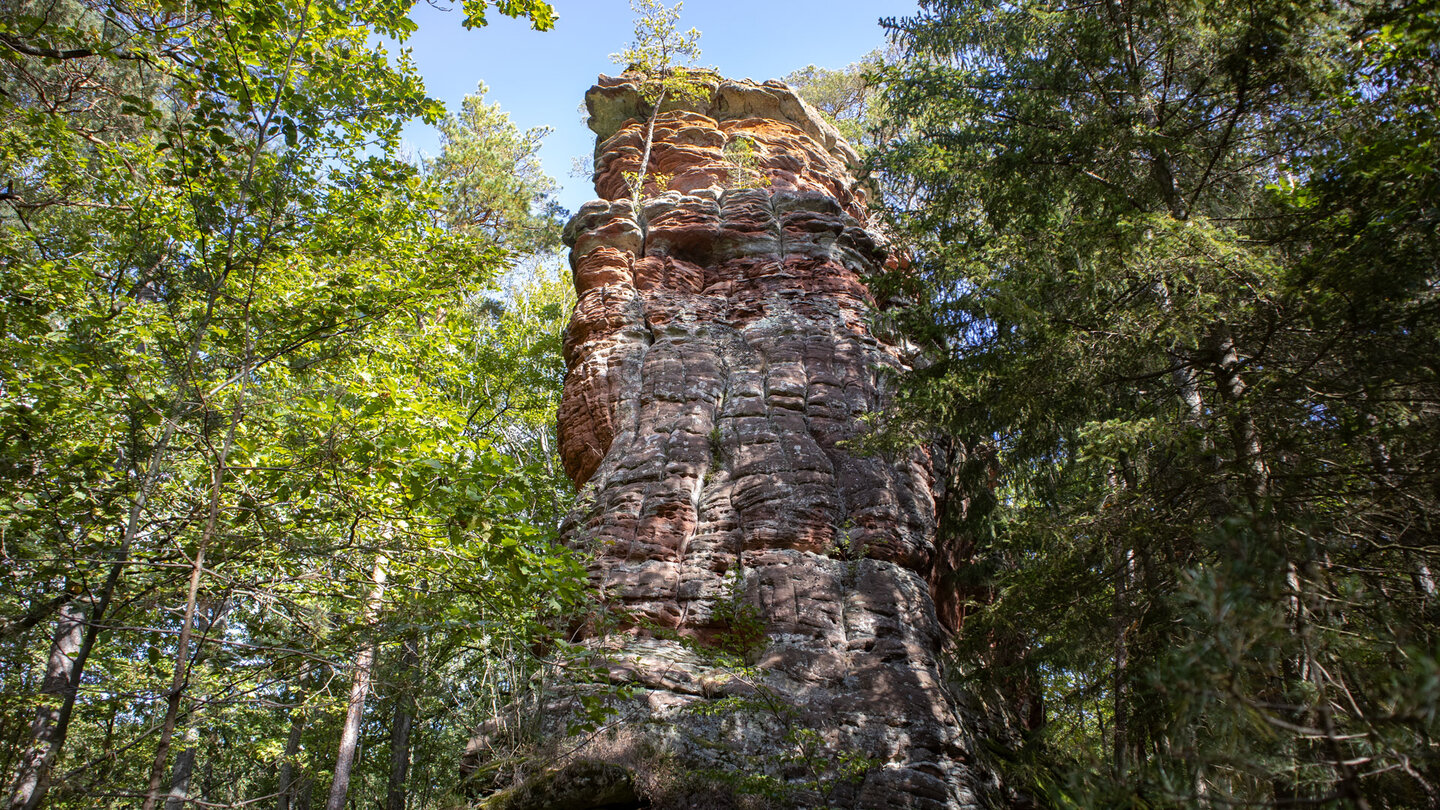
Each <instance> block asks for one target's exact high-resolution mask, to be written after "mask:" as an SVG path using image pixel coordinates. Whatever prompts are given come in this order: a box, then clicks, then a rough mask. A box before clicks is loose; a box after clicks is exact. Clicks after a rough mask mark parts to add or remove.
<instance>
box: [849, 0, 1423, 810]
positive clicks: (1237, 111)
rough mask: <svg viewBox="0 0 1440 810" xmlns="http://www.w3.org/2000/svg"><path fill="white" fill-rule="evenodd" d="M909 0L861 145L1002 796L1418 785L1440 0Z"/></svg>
mask: <svg viewBox="0 0 1440 810" xmlns="http://www.w3.org/2000/svg"><path fill="white" fill-rule="evenodd" d="M922 5H923V8H922V9H921V10H920V12H919V13H918V14H917V15H915V16H914V17H910V18H906V19H901V20H894V21H891V23H890V25H891V30H892V32H893V34H894V36H895V37H896V39H897V42H898V44H899V45H900V47H901V49H902V51H903V58H902V60H901V61H900V63H899V64H898V65H896V66H895V67H893V68H892V69H889V70H887V71H886V74H885V80H886V109H887V110H888V111H889V112H890V114H891V115H892V116H893V121H892V127H893V128H894V129H895V130H896V131H899V132H901V133H903V136H902V137H899V138H897V139H895V140H893V141H891V142H890V143H889V144H888V145H887V146H886V148H885V149H884V150H883V151H882V152H881V153H880V154H879V156H878V157H877V158H876V165H877V167H878V168H879V169H880V171H881V172H882V173H883V174H884V175H885V176H886V177H888V178H891V179H893V180H894V181H896V182H897V183H899V185H900V186H901V187H906V188H910V189H912V190H913V191H914V195H913V197H908V198H907V197H906V196H905V195H900V194H895V195H890V196H889V199H890V201H891V202H892V203H896V204H897V207H896V208H895V209H894V210H892V211H891V216H892V222H893V225H894V227H895V229H896V231H897V233H898V234H900V235H901V239H902V241H904V242H905V243H906V244H907V245H908V247H909V248H910V250H911V255H912V260H913V264H912V265H911V266H910V267H908V268H907V269H906V270H905V271H904V272H903V273H901V274H899V275H898V276H897V277H896V278H893V279H891V280H890V282H891V283H892V285H893V288H894V290H895V291H897V292H902V293H904V294H906V295H908V296H909V298H910V299H911V300H913V301H914V302H915V303H916V305H915V306H914V307H913V308H912V309H911V310H910V311H909V313H908V317H909V321H910V323H909V325H910V327H911V328H913V329H915V330H916V333H917V334H921V335H924V336H925V339H926V341H927V343H928V345H929V346H930V347H931V351H932V352H933V353H934V356H935V358H936V362H935V363H934V364H933V365H931V366H930V367H928V368H926V369H924V370H922V371H919V372H917V373H916V374H915V375H914V376H913V379H912V380H910V383H911V384H910V385H907V386H906V387H905V388H904V390H905V391H906V394H907V396H906V400H905V403H904V405H905V407H906V408H907V409H908V410H909V411H910V412H911V413H912V414H913V415H914V419H915V421H912V422H910V425H911V426H912V427H915V426H916V425H919V426H921V427H920V431H921V432H922V433H923V432H924V431H925V430H927V429H933V430H935V431H939V432H940V433H941V434H943V436H945V437H947V440H948V441H950V442H953V443H954V444H955V445H958V446H960V447H963V448H964V451H965V452H967V453H968V454H969V458H971V459H972V460H975V461H976V462H977V463H973V464H971V465H969V466H970V468H971V469H970V470H969V472H970V475H969V480H968V482H964V485H968V487H969V492H970V493H972V500H971V501H970V503H969V505H968V507H969V508H968V510H966V511H964V512H963V513H960V512H956V513H952V514H951V515H949V516H948V517H949V526H948V527H947V532H948V533H949V542H952V543H956V544H959V545H960V547H962V548H963V549H964V552H965V555H966V556H967V557H968V558H969V564H968V566H967V567H964V568H963V570H961V571H960V572H959V573H957V574H955V575H954V576H955V577H956V578H957V581H958V584H959V585H960V586H962V587H963V589H964V591H965V593H966V594H967V605H966V613H967V614H968V615H967V616H966V619H965V625H964V630H963V633H962V635H961V639H960V647H959V650H958V653H957V655H958V660H959V661H961V662H964V663H963V664H962V669H964V670H965V671H966V672H967V673H968V674H969V676H970V677H971V678H973V679H974V681H976V682H980V683H987V682H988V683H989V684H990V685H991V686H993V687H994V688H996V689H998V690H999V692H1000V693H1002V694H1005V695H1006V698H1007V700H1008V702H1009V704H1010V705H1009V708H1010V709H1011V710H1012V711H1013V712H1015V713H1016V714H1017V715H1018V716H1019V718H1020V719H1021V720H1022V721H1024V722H1025V724H1026V725H1027V726H1028V731H1027V734H1026V736H1025V738H1024V740H1023V745H1021V747H1020V749H1019V753H1018V755H1017V756H1016V758H1015V760H1014V761H1013V762H1012V764H1011V766H1010V770H1011V778H1012V781H1016V782H1018V783H1019V785H1020V786H1021V787H1023V788H1025V789H1028V790H1031V791H1032V792H1033V793H1034V794H1035V798H1036V800H1037V801H1038V802H1040V803H1041V804H1043V805H1046V806H1055V807H1186V806H1216V807H1219V806H1225V807H1231V806H1243V807H1300V806H1324V807H1372V808H1378V807H1396V808H1399V807H1417V808H1418V807H1427V806H1434V805H1435V803H1436V802H1437V801H1440V750H1437V747H1436V742H1435V740H1436V735H1437V732H1440V726H1437V718H1440V688H1437V687H1440V679H1437V673H1440V657H1437V656H1440V635H1437V628H1440V622H1437V619H1440V594H1437V593H1436V586H1435V581H1434V572H1435V570H1436V567H1437V564H1440V556H1437V554H1440V547H1437V544H1436V538H1437V526H1436V523H1435V521H1436V518H1437V515H1440V502H1437V494H1440V464H1437V461H1440V456H1437V455H1436V450H1435V448H1436V439H1437V437H1440V430H1437V428H1440V386H1437V376H1436V366H1435V358H1436V357H1440V306H1437V305H1440V300H1437V297H1436V294H1437V281H1440V276H1437V272H1440V270H1437V268H1440V237H1437V232H1440V228H1437V226H1440V208H1437V204H1436V201H1437V200H1440V182H1437V174H1436V167H1437V165H1440V140H1437V138H1436V135H1437V118H1436V110H1437V109H1440V104H1437V101H1440V98H1437V88H1440V84H1437V81H1436V80H1437V76H1436V65H1437V64H1440V59H1437V56H1440V6H1437V5H1436V4H1435V3H1433V2H1415V3H1388V2H1355V3H1304V2H1287V1H1286V0H1277V1H1276V2H1258V3H1248V4H1234V3H1222V2H1205V1H1202V2H1190V3H1179V4H1176V3H1153V2H1145V1H1144V0H1139V1H1136V2H1132V1H1131V0H1106V2H1097V3H1087V4H1059V3H1050V2H1019V3H998V2H988V1H986V0H979V1H976V2H964V1H962V0H934V1H933V2H926V3H923V4H922ZM987 459H993V461H987ZM962 466H963V465H962ZM987 479H990V480H989V481H987ZM1017 685H1018V687H1017Z"/></svg>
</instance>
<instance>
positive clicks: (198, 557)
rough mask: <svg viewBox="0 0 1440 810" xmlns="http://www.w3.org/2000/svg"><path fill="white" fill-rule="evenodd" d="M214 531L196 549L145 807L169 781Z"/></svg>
mask: <svg viewBox="0 0 1440 810" xmlns="http://www.w3.org/2000/svg"><path fill="white" fill-rule="evenodd" d="M211 506H212V509H215V508H218V503H212V504H211ZM213 517H214V516H213V515H212V518H213ZM210 533H211V527H210V525H207V526H206V531H205V534H204V535H203V536H202V537H201V539H200V546H199V548H197V549H196V550H195V560H194V562H193V563H192V564H191V566H190V586H189V589H188V590H187V591H186V597H185V618H184V619H183V620H182V621H181V624H180V640H179V642H178V643H177V644H176V646H175V669H174V672H173V674H172V675H171V678H170V691H169V692H168V693H167V694H166V696H165V719H164V720H163V721H161V723H160V742H159V743H158V744H157V745H156V746H155V761H154V762H153V763H151V765H150V784H149V786H148V787H147V788H146V791H145V802H144V803H143V804H142V805H141V808H142V810H155V807H156V805H158V804H159V803H160V789H161V786H162V785H163V784H164V780H165V762H166V761H167V760H168V759H169V755H170V738H171V736H172V735H174V733H175V720H176V718H178V717H179V716H180V701H181V699H182V698H184V696H185V684H186V682H187V681H188V680H189V676H190V666H189V664H190V635H191V626H192V625H193V624H194V623H195V603H196V598H197V594H198V593H199V591H200V575H201V573H202V572H203V571H204V570H205V545H206V542H207V541H208V540H209V539H210ZM177 764H178V763H177Z"/></svg>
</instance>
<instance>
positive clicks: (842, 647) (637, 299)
mask: <svg viewBox="0 0 1440 810" xmlns="http://www.w3.org/2000/svg"><path fill="white" fill-rule="evenodd" d="M710 81H711V87H710V92H709V95H708V97H705V98H701V99H700V100H696V101H693V102H689V103H687V104H686V105H684V107H683V108H680V109H675V110H671V111H667V112H666V113H664V114H662V115H659V116H656V118H655V120H654V121H653V122H651V123H653V133H651V134H653V137H651V138H647V127H646V124H647V120H646V119H647V117H648V116H646V115H645V114H644V111H645V104H644V101H643V98H642V96H641V94H640V92H639V85H638V83H637V81H636V80H635V77H632V76H623V75H622V76H619V77H603V76H602V77H601V79H600V82H599V83H598V85H597V86H596V87H594V88H592V89H591V91H590V92H589V94H588V95H587V104H588V106H589V109H590V112H591V127H592V129H594V130H595V131H596V133H597V136H598V139H599V141H600V143H601V146H600V147H599V149H598V150H597V157H596V172H595V187H596V192H597V194H598V196H599V197H600V199H597V200H595V201H593V202H590V203H586V204H585V205H584V206H583V207H582V208H581V209H580V212H579V213H578V214H577V215H576V217H575V218H574V219H573V220H572V222H571V223H570V225H569V226H568V227H567V228H566V239H567V241H568V242H569V243H570V244H571V245H572V247H573V248H574V252H573V253H572V259H571V261H572V268H573V269H574V271H575V282H576V288H577V293H578V302H577V304H576V308H575V313H574V316H573V319H572V323H571V327H570V333H569V336H567V338H566V360H567V364H568V367H569V372H568V375H567V378H566V382H565V390H564V394H563V397H562V404H561V408H560V422H561V424H560V437H561V443H560V449H561V455H562V456H563V457H564V459H565V468H566V470H567V471H568V472H569V473H570V474H571V476H572V477H573V478H574V479H575V480H576V483H577V485H579V486H581V487H582V493H581V497H580V498H579V500H578V502H577V503H578V504H579V505H578V506H577V511H576V512H575V513H574V514H572V515H571V516H570V518H569V519H567V521H566V529H565V531H566V537H567V542H569V543H571V544H572V545H575V546H576V547H580V548H585V549H589V550H592V551H593V554H594V558H593V559H594V562H593V564H592V565H591V568H590V571H591V575H592V577H593V578H594V580H595V585H596V586H597V588H598V591H599V592H600V593H601V594H602V595H603V599H604V600H605V608H604V609H605V610H607V611H609V610H616V611H619V612H620V615H622V616H625V617H631V618H633V620H631V618H627V619H625V620H624V621H622V622H621V623H620V625H619V627H620V628H621V629H606V630H601V629H594V630H592V631H591V632H592V636H591V637H590V638H588V639H587V640H586V641H585V642H584V643H585V644H586V645H587V646H589V647H590V648H591V649H592V650H593V653H594V655H595V656H597V657H600V658H603V659H605V660H608V661H609V662H610V663H609V665H608V668H606V669H605V670H603V671H608V672H609V676H608V677H609V679H610V681H611V682H612V683H613V684H616V685H620V684H626V685H627V686H626V688H625V691H623V693H617V694H616V695H615V696H614V697H613V700H614V701H615V702H616V703H617V706H616V709H617V711H618V712H619V715H618V716H621V717H626V718H630V721H628V722H625V723H619V724H616V725H615V726H614V728H613V729H612V733H609V734H604V735H594V736H590V737H584V738H575V737H568V738H567V734H566V721H565V711H564V706H566V705H571V704H567V703H565V702H564V700H560V702H558V703H557V704H556V708H555V709H554V718H555V719H554V720H553V721H551V733H552V735H553V736H554V737H555V738H557V740H556V742H555V748H554V750H555V751H564V752H566V754H565V755H564V757H562V761H560V762H558V763H556V767H558V768H561V769H562V770H563V769H565V768H572V769H573V768H579V767H581V765H582V764H586V763H588V764H586V765H585V767H591V766H594V767H604V768H609V767H616V768H620V769H622V770H623V771H624V772H625V773H626V774H627V778H628V779H631V780H633V784H634V790H635V793H636V795H637V796H639V797H641V798H642V799H643V801H645V802H646V803H647V804H648V806H649V807H652V808H656V809H657V810H658V809H659V808H667V807H670V808H693V807H750V806H762V805H761V804H757V803H756V802H757V801H758V799H754V797H753V795H752V798H751V799H746V798H745V796H746V795H747V792H748V793H749V794H754V793H755V792H756V791H757V790H758V789H759V788H761V787H763V788H764V791H765V792H766V793H767V795H772V796H775V797H778V798H779V800H780V801H781V803H782V804H785V803H788V804H789V805H790V806H795V807H802V808H805V807H817V806H819V805H820V804H829V805H833V806H846V807H867V808H868V807H877V808H878V807H886V808H902V809H903V808H912V809H913V810H970V809H971V808H979V807H981V806H985V805H989V806H993V805H994V803H995V802H994V796H995V795H996V794H995V786H994V785H993V779H992V777H990V776H989V775H987V773H986V772H985V771H983V770H982V769H981V767H980V766H979V765H977V764H976V752H977V746H976V743H975V741H974V740H973V739H972V728H973V724H972V723H971V722H970V721H969V720H968V719H967V718H966V717H965V716H964V715H963V714H960V713H958V712H957V711H956V708H955V706H954V705H953V704H952V701H951V699H950V697H949V696H948V695H947V693H946V691H945V688H944V676H943V674H942V673H941V671H940V666H939V663H938V661H939V655H940V648H941V644H942V642H943V639H944V638H945V635H946V633H947V632H948V631H947V628H945V627H943V626H942V625H941V624H940V622H939V620H938V619H937V618H936V612H935V609H934V602H933V597H932V594H931V592H930V590H929V586H928V585H927V584H926V580H925V578H924V575H925V574H926V572H927V569H928V565H929V563H930V561H931V560H932V559H933V558H934V557H935V543H936V537H935V528H936V516H935V493H934V492H933V490H932V489H931V487H932V481H933V480H934V475H933V470H932V469H931V467H930V457H929V455H928V454H926V453H924V452H922V451H921V450H919V449H913V450H903V451H896V452H894V453H892V454H890V455H888V456H881V455H863V454H861V453H859V452H858V451H857V450H856V449H855V448H854V447H853V446H852V443H851V441H850V440H853V439H855V438H857V437H859V436H861V435H862V434H863V432H864V430H865V425H864V424H863V423H862V422H861V421H860V416H861V414H862V413H863V412H865V411H866V410H874V409H876V408H883V407H885V406H886V404H887V398H888V394H887V393H886V388H887V386H888V382H887V381H886V379H885V378H886V377H887V376H889V375H890V374H893V373H894V372H897V371H902V370H904V369H905V368H907V357H908V354H907V351H906V348H905V347H904V346H903V345H901V344H900V343H899V342H898V341H897V340H896V339H893V338H891V337H888V336H886V337H881V336H878V335H877V334H875V333H874V332H872V330H871V326H870V324H871V322H872V318H871V315H872V311H873V306H874V299H873V296H872V295H871V294H870V292H869V290H868V289H867V287H866V286H865V278H866V277H867V276H868V275H870V274H873V273H878V272H879V271H880V269H881V266H882V264H883V262H884V258H885V257H884V255H883V254H884V251H883V249H882V247H881V245H882V244H883V243H882V240H881V238H880V237H879V236H878V234H877V233H876V232H874V231H871V230H868V213H867V210H866V207H865V189H864V186H863V185H862V184H861V183H858V182H857V181H856V180H855V178H854V177H853V176H852V174H851V167H853V166H855V165H858V160H857V158H856V155H855V153H854V151H853V150H852V149H851V148H850V147H849V146H848V145H847V144H846V143H845V142H844V140H843V139H842V138H840V137H839V135H838V133H837V132H836V131H835V130H834V128H833V127H832V126H830V125H829V124H827V123H825V122H824V120H823V119H822V118H821V117H820V115H819V114H818V113H815V112H814V111H813V110H811V109H810V108H809V107H808V106H807V105H806V104H805V103H804V102H802V101H801V100H800V99H799V98H798V97H797V96H795V95H794V93H793V92H792V91H791V90H790V89H789V88H787V87H785V86H784V85H783V84H780V83H778V82H765V83H763V84H757V83H754V82H749V81H729V80H724V79H720V78H718V77H716V78H714V79H712V80H710ZM736 138H744V139H746V140H748V141H749V142H751V143H752V144H754V147H755V154H756V160H757V164H756V168H755V172H756V178H755V179H756V180H757V181H758V182H757V184H756V186H757V187H752V188H734V187H733V186H734V185H735V180H734V177H733V172H734V166H733V162H731V161H727V156H726V155H725V152H724V145H725V143H726V142H727V141H731V140H734V139H736ZM647 140H650V141H651V142H652V145H653V147H654V148H653V151H652V152H651V153H650V154H651V162H652V163H653V164H654V165H653V166H650V167H647V169H648V170H649V171H648V174H649V176H650V177H652V178H657V179H661V180H663V181H664V182H665V183H666V184H667V185H668V187H664V188H662V187H659V185H658V183H654V184H651V187H650V188H649V189H647V194H646V195H645V196H643V197H642V198H641V199H639V200H638V201H635V202H633V203H632V201H631V200H630V189H629V187H628V185H627V183H626V181H625V176H626V173H633V172H635V171H637V170H638V168H639V167H638V165H637V162H638V160H639V158H638V156H639V155H640V154H642V152H641V150H640V148H639V147H640V146H641V145H642V144H644V143H645V141H647ZM746 185H749V183H748V181H747V182H746ZM632 330H634V331H639V332H641V333H643V335H642V336H641V337H640V339H637V337H636V335H635V334H634V333H633V331H632ZM600 406H605V407H608V408H609V411H608V413H609V414H610V417H609V418H610V422H609V423H608V425H607V424H605V423H603V420H604V419H605V418H606V413H607V412H606V411H604V410H602V409H601V407H600ZM626 409H628V411H627V410H626ZM622 419H623V424H624V427H623V428H621V427H620V425H621V424H622ZM607 437H608V438H607ZM662 629H663V631H664V632H660V631H661V630H662ZM949 629H950V630H953V629H954V628H949ZM576 688H577V689H581V688H592V689H593V686H590V687H585V686H583V685H577V686H576ZM475 748H476V749H483V748H484V746H483V745H477V746H475ZM841 763H851V765H850V766H848V767H842V765H841ZM542 781H543V775H539V774H537V775H534V776H533V781H532V782H531V783H528V784H530V786H531V789H534V790H538V789H539V788H536V787H534V785H538V784H541V783H542ZM550 801H552V803H553V802H554V801H558V800H557V799H555V797H551V798H550ZM747 802H748V803H747ZM535 806H536V807H541V806H550V805H544V804H536V805H535ZM565 806H574V807H576V808H577V809H578V808H584V807H591V806H592V805H585V804H583V803H582V804H574V805H569V804H567V805H565ZM594 806H598V805H594Z"/></svg>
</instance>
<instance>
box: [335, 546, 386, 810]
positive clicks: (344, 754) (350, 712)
mask: <svg viewBox="0 0 1440 810" xmlns="http://www.w3.org/2000/svg"><path fill="white" fill-rule="evenodd" d="M385 562H386V561H385V557H384V556H383V555H381V556H379V557H377V558H376V559H375V571H374V574H373V575H372V576H371V580H372V582H373V583H374V585H373V586H372V587H371V589H370V596H369V598H368V599H366V600H365V607H364V608H363V612H362V617H363V619H364V624H365V625H366V626H367V627H368V626H370V625H373V624H374V623H375V619H376V617H377V616H379V614H380V600H381V598H383V597H384V595H385ZM375 647H376V642H375V639H374V638H373V637H371V638H369V639H366V640H365V641H364V642H363V643H362V644H361V645H360V653H359V654H358V655H357V656H355V672H354V674H353V675H352V676H351V679H350V702H349V704H348V706H347V708H346V711H345V726H344V727H343V728H342V729H341V731H340V749H339V751H337V752H336V754H335V781H334V782H332V783H331V784H330V800H329V801H327V802H326V803H325V810H344V807H345V795H346V794H347V793H349V792H350V772H351V770H352V769H353V768H354V767H355V749H356V746H357V744H358V743H359V742H360V721H361V719H363V717H364V715H365V696H366V695H367V694H368V693H369V691H370V674H371V671H372V670H373V669H374V667H375Z"/></svg>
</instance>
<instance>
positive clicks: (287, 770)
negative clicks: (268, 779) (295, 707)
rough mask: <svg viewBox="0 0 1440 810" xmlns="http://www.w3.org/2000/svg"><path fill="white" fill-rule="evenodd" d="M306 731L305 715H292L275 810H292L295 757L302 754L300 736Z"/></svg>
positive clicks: (295, 712) (281, 762)
mask: <svg viewBox="0 0 1440 810" xmlns="http://www.w3.org/2000/svg"><path fill="white" fill-rule="evenodd" d="M304 731H305V715H304V714H302V713H301V712H299V711H292V712H291V714H290V736H289V737H286V738H285V756H284V758H283V759H281V760H280V777H279V779H278V780H277V784H278V790H277V792H278V793H279V795H278V796H276V798H275V810H290V798H291V797H290V794H291V792H293V791H294V789H295V757H296V755H298V754H299V753H300V735H301V734H302V733H303V732H304Z"/></svg>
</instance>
